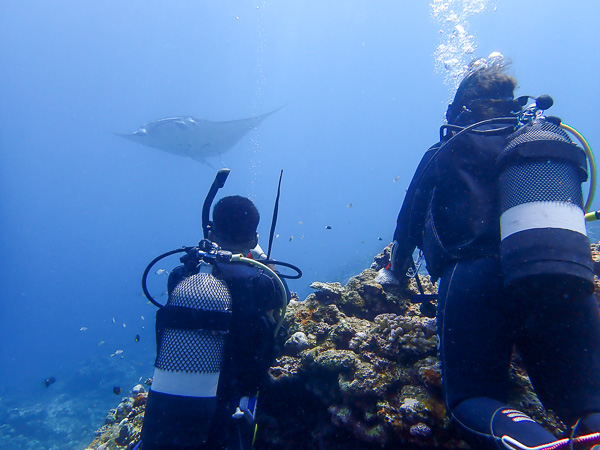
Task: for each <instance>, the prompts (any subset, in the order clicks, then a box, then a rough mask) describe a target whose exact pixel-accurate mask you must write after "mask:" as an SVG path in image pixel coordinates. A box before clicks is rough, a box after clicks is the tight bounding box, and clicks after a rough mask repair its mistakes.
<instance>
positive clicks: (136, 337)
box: [135, 334, 140, 342]
mask: <svg viewBox="0 0 600 450" xmlns="http://www.w3.org/2000/svg"><path fill="white" fill-rule="evenodd" d="M135 342H140V335H139V334H136V335H135Z"/></svg>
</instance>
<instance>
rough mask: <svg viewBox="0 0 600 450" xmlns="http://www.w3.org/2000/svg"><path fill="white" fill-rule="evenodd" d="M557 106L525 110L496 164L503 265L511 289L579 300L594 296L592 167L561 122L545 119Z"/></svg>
mask: <svg viewBox="0 0 600 450" xmlns="http://www.w3.org/2000/svg"><path fill="white" fill-rule="evenodd" d="M550 106H552V99H551V98H550V97H549V96H540V97H539V98H538V99H537V100H536V104H535V105H532V106H531V107H529V108H527V109H525V111H524V112H523V113H522V116H521V126H519V127H518V128H517V129H516V131H514V132H513V133H512V134H510V135H509V136H507V138H506V140H505V144H504V148H503V150H502V152H501V154H500V155H499V156H498V159H497V161H496V168H497V170H498V172H497V173H498V183H499V185H498V188H499V202H500V205H499V206H500V213H501V215H500V230H501V243H500V260H501V264H502V270H503V273H504V279H505V285H506V286H507V287H508V288H509V289H515V290H519V291H527V290H529V289H535V290H534V291H532V292H541V293H550V294H553V295H561V296H564V297H567V298H575V299H576V298H582V297H585V296H588V295H590V294H591V293H592V292H593V291H594V274H593V263H592V258H591V252H590V244H589V241H588V239H587V235H586V228H585V218H584V202H583V194H582V183H583V182H585V181H586V180H587V177H588V173H587V159H586V153H585V152H584V150H583V149H581V148H580V147H578V146H577V145H575V144H574V143H573V142H572V141H571V139H570V138H569V136H568V135H567V133H565V131H563V127H561V123H560V119H558V118H553V117H548V118H546V117H544V116H543V115H541V113H540V110H541V109H547V108H549V107H550ZM523 118H524V119H525V120H523ZM567 129H568V128H567ZM590 200H591V199H590ZM588 203H589V202H588Z"/></svg>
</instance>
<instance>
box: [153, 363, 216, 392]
mask: <svg viewBox="0 0 600 450" xmlns="http://www.w3.org/2000/svg"><path fill="white" fill-rule="evenodd" d="M218 384H219V372H214V373H188V372H172V371H169V370H162V369H158V368H155V369H154V377H153V379H152V390H153V391H155V392H162V393H163V394H171V395H182V396H184V397H215V396H216V395H217V386H218Z"/></svg>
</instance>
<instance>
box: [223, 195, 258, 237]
mask: <svg viewBox="0 0 600 450" xmlns="http://www.w3.org/2000/svg"><path fill="white" fill-rule="evenodd" d="M259 220H260V214H259V213H258V209H256V206H254V203H252V201H251V200H250V199H247V198H246V197H241V196H239V195H234V196H231V197H223V198H222V199H221V200H219V201H218V202H217V204H216V205H215V206H214V208H213V217H212V226H211V230H212V232H213V233H215V234H216V235H217V236H219V237H221V238H223V239H226V240H228V241H230V242H233V243H236V244H240V243H243V242H247V241H249V240H251V239H254V238H255V237H256V228H257V227H258V222H259Z"/></svg>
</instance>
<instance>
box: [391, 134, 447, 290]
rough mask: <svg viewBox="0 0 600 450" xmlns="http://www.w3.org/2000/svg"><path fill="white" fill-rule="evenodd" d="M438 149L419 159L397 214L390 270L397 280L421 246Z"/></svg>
mask: <svg viewBox="0 0 600 450" xmlns="http://www.w3.org/2000/svg"><path fill="white" fill-rule="evenodd" d="M438 148H439V147H438V144H436V145H434V146H433V147H431V148H430V149H429V150H427V152H426V153H425V155H423V158H422V159H421V162H420V163H419V166H418V167H417V170H416V172H415V174H414V176H413V179H412V181H411V182H410V185H409V187H408V190H407V192H406V196H405V197H404V202H403V203H402V207H401V208H400V213H399V214H398V219H397V221H396V230H395V231H394V248H393V251H392V270H393V271H394V274H395V275H396V277H397V278H398V279H399V280H400V279H401V278H403V277H404V274H405V273H406V271H407V270H408V268H409V267H410V265H411V258H412V254H413V252H414V250H415V248H416V247H417V246H420V245H421V244H422V242H421V240H422V239H421V236H422V233H423V226H424V223H425V216H426V214H427V207H428V206H429V201H430V199H431V192H432V191H433V186H434V181H435V174H434V167H433V166H434V165H433V164H432V162H433V161H432V156H433V155H434V154H435V151H436V150H437V149H438Z"/></svg>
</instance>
